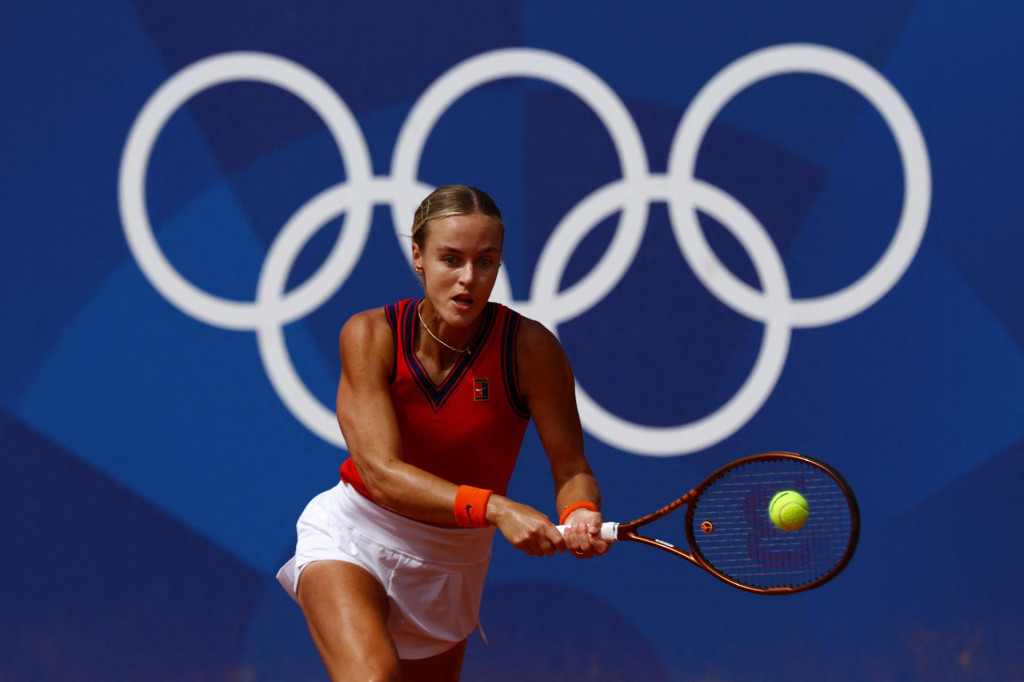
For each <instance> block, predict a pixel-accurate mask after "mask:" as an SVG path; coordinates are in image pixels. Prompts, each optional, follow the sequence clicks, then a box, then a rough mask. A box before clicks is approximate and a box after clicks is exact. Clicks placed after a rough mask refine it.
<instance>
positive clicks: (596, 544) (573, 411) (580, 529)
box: [517, 319, 608, 556]
mask: <svg viewBox="0 0 1024 682" xmlns="http://www.w3.org/2000/svg"><path fill="white" fill-rule="evenodd" d="M517 354H518V357H517V361H518V364H519V378H520V389H521V390H522V392H523V396H524V398H525V399H526V401H527V405H528V406H529V408H530V414H531V415H532V416H533V421H534V425H535V426H536V427H537V433H538V435H540V439H541V443H542V444H543V446H544V450H545V452H546V453H547V456H548V463H549V464H550V466H551V475H552V478H553V480H554V486H555V503H556V505H557V507H558V510H559V512H560V513H561V511H562V510H564V509H565V508H566V507H568V506H569V505H571V504H573V503H575V502H582V501H587V502H592V503H594V505H595V506H596V507H597V508H598V509H600V508H601V489H600V487H599V486H598V484H597V479H596V478H595V477H594V473H593V471H592V470H591V468H590V464H589V463H588V462H587V458H586V455H585V454H584V450H583V427H582V425H581V424H580V417H579V412H578V410H577V407H576V392H575V380H574V379H573V374H572V368H571V367H570V365H569V360H568V358H567V357H566V355H565V351H563V350H562V346H561V344H560V343H559V342H558V339H556V338H555V336H554V335H553V334H552V333H551V332H550V331H548V330H547V329H546V328H544V326H543V325H541V324H540V323H539V322H535V321H533V320H527V319H524V320H523V326H522V328H521V330H520V337H519V345H518V348H517ZM601 521H602V516H601V513H600V512H593V511H590V510H587V509H579V510H577V511H575V512H573V513H572V514H571V515H570V516H569V517H568V518H567V519H566V524H567V525H569V526H570V532H568V533H566V538H565V539H566V544H567V546H568V549H569V550H571V551H573V552H574V553H579V552H583V554H584V555H586V556H592V555H593V554H595V553H596V554H601V553H604V552H605V551H607V549H608V544H607V543H606V542H604V541H603V540H601V539H600V538H599V537H598V536H596V535H595V530H596V529H598V528H599V527H600V525H601Z"/></svg>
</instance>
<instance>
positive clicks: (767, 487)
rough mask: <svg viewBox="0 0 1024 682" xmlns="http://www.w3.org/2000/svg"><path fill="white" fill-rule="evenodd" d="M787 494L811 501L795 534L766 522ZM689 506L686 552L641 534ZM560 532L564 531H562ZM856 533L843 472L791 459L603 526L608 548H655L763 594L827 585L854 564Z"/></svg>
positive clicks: (752, 466) (727, 469)
mask: <svg viewBox="0 0 1024 682" xmlns="http://www.w3.org/2000/svg"><path fill="white" fill-rule="evenodd" d="M782 490H795V491H796V492H798V493H800V494H801V495H802V496H803V497H804V498H805V499H806V500H807V508H808V515H807V520H806V522H805V523H804V524H803V526H801V527H800V528H798V529H796V530H782V529H780V528H778V527H776V526H775V524H774V523H772V520H771V518H770V517H769V515H768V505H769V503H770V502H771V500H772V498H773V497H774V496H775V494H776V493H777V492H780V491H782ZM684 506H685V507H686V514H685V516H684V517H683V518H684V519H685V521H684V524H685V530H686V540H687V542H688V543H689V549H690V551H689V552H687V551H684V550H683V549H680V548H679V547H676V546H675V545H673V544H672V543H669V542H665V541H664V540H658V539H656V538H653V537H649V536H646V535H641V534H640V532H639V531H640V529H641V528H642V527H643V526H646V525H647V524H649V523H652V522H653V521H657V520H658V519H661V518H662V517H665V516H667V515H668V514H670V513H672V512H674V511H676V510H677V509H679V508H681V507H684ZM559 529H560V530H562V531H563V532H564V529H565V526H559ZM859 534H860V514H859V512H858V509H857V500H856V498H855V497H854V495H853V490H851V489H850V486H849V485H848V484H847V483H846V481H845V480H844V479H843V477H842V476H840V475H839V472H837V471H836V470H835V469H833V468H832V467H830V466H829V465H827V464H825V463H823V462H819V461H818V460H815V459H811V458H810V457H804V456H803V455H797V454H793V453H788V452H769V453H765V454H760V455H753V456H751V457H745V458H743V459H740V460H737V461H735V462H733V463H731V464H727V465H725V466H724V467H722V468H721V469H719V470H718V471H716V472H715V473H713V474H711V476H709V477H708V478H707V480H705V481H704V482H703V483H701V484H700V485H698V486H697V487H696V488H694V489H693V490H691V491H690V492H688V493H686V494H685V495H683V496H682V497H680V498H679V499H678V500H676V501H675V502H672V503H671V504H669V505H667V506H665V507H662V508H661V509H659V510H658V511H656V512H653V513H651V514H648V515H647V516H644V517H642V518H639V519H637V520H636V521H630V522H629V523H605V524H603V525H602V527H601V537H602V538H603V539H605V540H607V541H611V542H614V541H619V540H628V541H632V542H639V543H641V544H644V545H648V546H650V547H656V548H658V549H661V550H664V551H666V552H669V553H670V554H673V555H675V556H678V557H681V558H683V559H686V560H687V561H689V562H691V563H693V564H696V565H697V566H700V567H701V568H703V569H704V570H705V571H707V572H709V573H711V575H713V576H715V577H716V578H719V579H720V580H723V581H725V582H726V583H728V584H730V585H732V586H733V587H738V588H739V589H741V590H746V591H747V592H755V593H758V594H793V593H795V592H803V591H804V590H809V589H811V588H814V587H818V586H820V585H823V584H824V583H826V582H828V581H829V580H831V579H832V578H834V577H835V576H836V575H838V574H839V572H840V571H842V570H843V569H844V568H845V567H846V565H847V564H848V563H849V562H850V559H851V558H852V557H853V552H854V549H856V547H857V538H858V536H859Z"/></svg>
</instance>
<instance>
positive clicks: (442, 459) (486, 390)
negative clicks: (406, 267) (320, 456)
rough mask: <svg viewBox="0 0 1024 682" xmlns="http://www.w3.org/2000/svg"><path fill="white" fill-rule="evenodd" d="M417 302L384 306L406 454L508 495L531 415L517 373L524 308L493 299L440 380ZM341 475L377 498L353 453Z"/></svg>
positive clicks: (451, 476) (462, 481)
mask: <svg viewBox="0 0 1024 682" xmlns="http://www.w3.org/2000/svg"><path fill="white" fill-rule="evenodd" d="M417 304H418V301H415V300H412V299H406V300H404V301H401V302H399V303H394V304H391V305H389V306H387V307H386V308H385V309H384V311H385V314H386V316H387V320H388V324H389V325H391V332H392V335H393V337H394V342H395V371H394V374H393V375H392V377H391V400H392V403H393V404H394V406H395V413H396V415H397V417H398V428H399V431H400V433H401V438H402V458H403V460H404V461H405V462H407V463H409V464H413V465H415V466H417V467H420V468H421V469H424V470H426V471H429V472H430V473H432V474H435V475H437V476H440V477H441V478H443V479H445V480H447V481H451V482H452V483H456V484H459V485H471V486H475V487H477V488H486V489H488V490H493V491H494V492H496V493H498V494H501V495H504V494H505V493H506V491H507V489H508V482H509V479H510V478H511V477H512V469H513V468H514V467H515V463H516V458H517V457H518V456H519V448H520V446H521V445H522V442H523V436H524V434H525V433H526V426H527V424H528V423H529V420H530V414H529V411H528V410H527V407H526V404H525V402H524V401H523V398H522V396H521V395H520V393H519V384H518V379H517V375H516V352H515V350H516V337H517V335H518V332H519V323H520V319H521V318H520V315H519V314H518V313H516V312H514V311H512V310H510V309H508V308H506V307H505V306H503V305H500V304H497V303H488V304H487V307H486V308H485V309H484V312H483V313H482V314H483V319H482V322H481V325H480V331H479V333H478V334H477V335H476V338H475V340H474V341H473V343H472V345H471V346H470V350H469V352H468V353H466V354H464V355H463V356H462V357H461V358H460V359H459V361H458V362H457V363H456V364H455V366H454V367H453V368H452V369H451V371H450V372H449V373H448V376H447V377H445V379H444V381H443V382H442V383H441V384H440V385H438V384H435V383H434V382H433V380H431V378H430V377H429V376H428V374H427V372H426V370H424V368H423V366H422V365H421V364H420V361H419V359H418V358H417V357H416V353H415V349H414V345H413V341H414V339H415V338H416V336H415V334H416V326H417V325H418V324H419V319H418V317H417V315H416V306H417ZM341 478H342V480H344V481H347V482H348V483H349V484H351V485H352V487H353V488H355V489H356V490H357V491H359V492H360V493H361V494H362V495H363V496H365V497H367V498H370V499H373V496H372V495H370V493H369V491H367V489H366V486H365V485H363V481H362V479H361V478H360V476H359V472H358V471H356V467H355V464H354V463H353V462H352V458H351V457H350V458H349V459H347V460H345V462H344V463H343V464H342V465H341Z"/></svg>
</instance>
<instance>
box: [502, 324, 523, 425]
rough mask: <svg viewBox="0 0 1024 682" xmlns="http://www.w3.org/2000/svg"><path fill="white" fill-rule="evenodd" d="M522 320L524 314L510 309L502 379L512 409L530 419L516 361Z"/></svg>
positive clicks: (503, 352)
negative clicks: (517, 341)
mask: <svg viewBox="0 0 1024 682" xmlns="http://www.w3.org/2000/svg"><path fill="white" fill-rule="evenodd" d="M521 322H522V316H521V315H520V314H519V313H517V312H515V311H513V310H508V312H507V313H506V315H505V323H504V325H503V327H502V334H501V356H502V363H501V372H502V375H503V376H502V379H504V381H503V382H502V383H503V384H505V396H506V397H507V398H508V403H509V405H511V406H512V411H513V412H515V413H516V414H517V415H518V416H520V417H522V418H523V419H529V418H530V409H529V408H528V407H527V405H526V401H525V400H524V399H523V394H522V392H520V390H519V366H518V363H517V362H516V340H517V339H518V338H519V325H520V323H521Z"/></svg>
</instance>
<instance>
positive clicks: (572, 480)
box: [555, 471, 601, 514]
mask: <svg viewBox="0 0 1024 682" xmlns="http://www.w3.org/2000/svg"><path fill="white" fill-rule="evenodd" d="M576 502H592V503H593V504H594V506H596V507H597V508H598V510H600V509H601V488H600V486H599V485H598V484H597V479H596V478H595V477H594V474H593V473H592V472H590V471H581V472H578V473H576V474H574V475H572V476H570V477H569V478H567V479H566V480H565V481H564V482H563V483H562V485H561V486H559V487H558V489H557V491H556V493H555V504H556V506H557V507H558V513H559V514H561V513H562V512H563V511H564V510H565V509H566V508H567V507H568V506H569V505H571V504H574V503H576Z"/></svg>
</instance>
